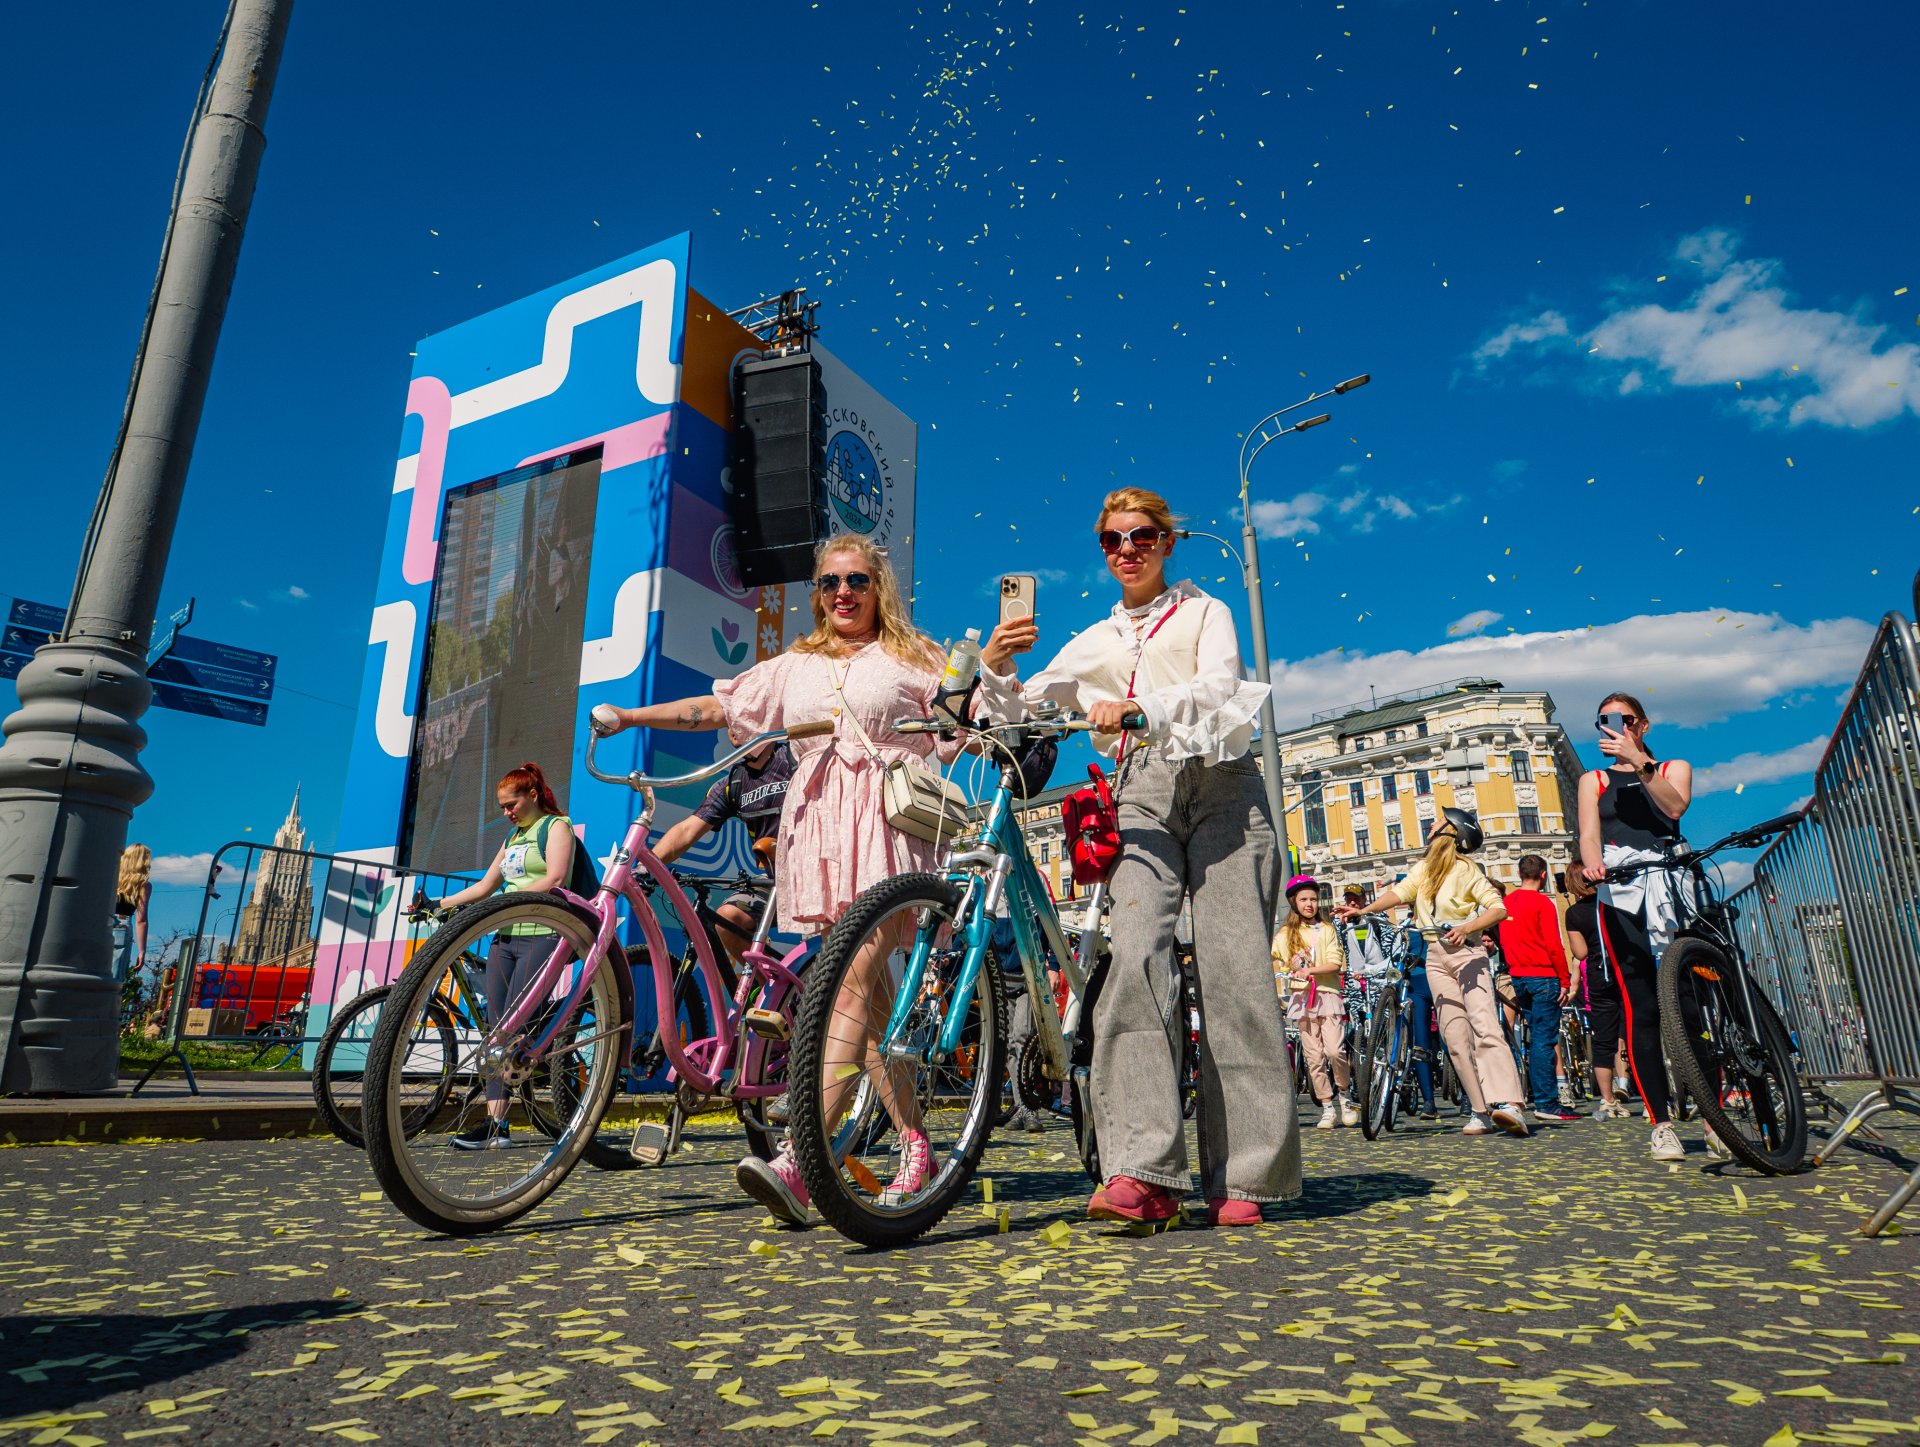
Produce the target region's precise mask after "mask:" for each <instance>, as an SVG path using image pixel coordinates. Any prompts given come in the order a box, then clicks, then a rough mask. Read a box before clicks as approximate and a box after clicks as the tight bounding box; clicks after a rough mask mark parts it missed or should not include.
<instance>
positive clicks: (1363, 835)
mask: <svg viewBox="0 0 1920 1447" xmlns="http://www.w3.org/2000/svg"><path fill="white" fill-rule="evenodd" d="M1353 852H1354V853H1355V854H1371V853H1373V839H1372V837H1371V836H1370V835H1369V834H1368V833H1367V831H1366V830H1364V829H1356V830H1354V831H1353Z"/></svg>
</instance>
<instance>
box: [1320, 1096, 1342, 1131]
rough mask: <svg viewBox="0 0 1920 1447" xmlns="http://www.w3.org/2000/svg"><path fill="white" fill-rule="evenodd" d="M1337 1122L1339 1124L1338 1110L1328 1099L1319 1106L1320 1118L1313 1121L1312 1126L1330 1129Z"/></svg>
mask: <svg viewBox="0 0 1920 1447" xmlns="http://www.w3.org/2000/svg"><path fill="white" fill-rule="evenodd" d="M1338 1124H1340V1112H1339V1110H1338V1108H1337V1107H1336V1106H1335V1105H1334V1103H1333V1102H1332V1101H1328V1102H1327V1103H1326V1104H1325V1105H1324V1106H1322V1107H1321V1109H1320V1119H1319V1120H1318V1121H1316V1122H1315V1123H1314V1127H1313V1128H1314V1129H1315V1130H1332V1129H1333V1128H1334V1127H1335V1126H1336V1125H1338Z"/></svg>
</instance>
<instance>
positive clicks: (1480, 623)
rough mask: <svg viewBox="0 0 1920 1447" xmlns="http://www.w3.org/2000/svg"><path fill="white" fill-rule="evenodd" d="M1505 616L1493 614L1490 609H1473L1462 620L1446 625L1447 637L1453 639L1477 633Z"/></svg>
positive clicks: (1457, 619)
mask: <svg viewBox="0 0 1920 1447" xmlns="http://www.w3.org/2000/svg"><path fill="white" fill-rule="evenodd" d="M1506 616H1507V615H1506V614H1504V613H1496V612H1494V611H1493V609H1491V608H1475V609H1474V610H1473V611H1472V612H1471V613H1469V614H1467V615H1466V616H1465V617H1464V618H1456V619H1454V620H1453V622H1451V623H1449V624H1448V625H1447V637H1449V638H1454V637H1457V636H1459V635H1461V634H1466V633H1478V632H1479V631H1480V630H1481V629H1483V628H1487V627H1490V626H1491V625H1493V624H1495V623H1498V622H1499V621H1500V620H1501V619H1502V618H1504V617H1506Z"/></svg>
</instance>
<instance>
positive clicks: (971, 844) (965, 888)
mask: <svg viewBox="0 0 1920 1447" xmlns="http://www.w3.org/2000/svg"><path fill="white" fill-rule="evenodd" d="M1143 724H1144V719H1141V718H1139V717H1138V716H1135V717H1134V718H1132V719H1130V720H1129V721H1128V727H1130V728H1138V727H1141V726H1142V725H1143ZM894 727H895V728H896V729H897V730H898V731H899V732H901V733H934V732H941V731H944V730H949V729H953V728H954V727H955V725H954V723H953V721H952V720H950V719H949V720H938V719H901V720H899V721H898V722H896V723H895V725H894ZM1087 728H1088V725H1087V723H1086V721H1085V720H1084V719H1080V718H1077V717H1074V716H1072V715H1068V714H1063V713H1059V712H1038V713H1037V714H1036V716H1035V717H1034V718H1031V719H1028V720H1025V721H1024V722H1021V723H1018V724H1003V725H997V726H993V727H981V726H967V728H966V732H968V733H970V734H971V735H972V736H973V738H974V740H975V742H976V747H977V748H979V749H980V750H982V751H984V752H986V753H987V755H988V757H989V758H991V759H993V760H995V761H996V762H997V763H998V764H999V768H1000V780H999V784H998V787H997V788H996V789H995V790H994V793H993V797H992V800H991V801H990V802H989V803H988V804H987V806H986V808H985V810H984V812H983V817H982V819H981V822H980V823H979V825H978V826H977V827H976V828H974V829H972V830H971V831H970V832H969V833H968V834H966V835H963V836H962V837H960V838H959V839H958V840H956V842H955V845H954V847H953V849H952V850H951V852H950V853H949V854H948V855H947V857H946V859H945V860H944V861H943V864H942V870H941V872H940V873H923V874H901V875H895V876H894V877H892V878H890V879H885V880H882V881H881V882H880V883H878V884H876V885H874V886H873V887H872V888H870V889H868V890H866V891H865V892H864V893H863V894H861V895H860V897H859V898H858V899H856V900H855V901H854V902H853V904H852V905H851V906H850V907H849V908H848V910H847V912H846V914H845V915H843V916H842V917H841V919H840V921H839V923H837V924H836V925H834V927H833V929H832V930H831V931H830V932H829V933H828V935H827V938H826V942H825V943H824V944H823V945H822V947H821V950H820V957H819V959H817V960H816V961H815V962H814V964H813V965H812V967H811V970H810V972H809V981H808V985H807V990H806V993H805V995H804V997H803V998H802V1000H801V1005H800V1013H799V1016H798V1018H797V1020H796V1021H795V1025H794V1035H793V1043H792V1053H791V1055H790V1057H789V1076H788V1078H789V1080H790V1082H791V1085H792V1097H791V1104H790V1107H789V1118H790V1120H791V1121H792V1134H793V1147H794V1155H795V1158H796V1159H797V1161H798V1162H799V1166H800V1172H801V1176H802V1178H803V1179H804V1180H805V1181H806V1184H807V1190H808V1193H809V1194H810V1195H811V1196H812V1198H813V1204H814V1206H815V1208H816V1209H817V1210H818V1211H819V1212H820V1214H821V1216H822V1217H823V1218H825V1220H826V1221H827V1222H828V1223H829V1224H830V1225H832V1226H834V1227H835V1228H837V1229H838V1230H839V1231H840V1232H841V1234H842V1235H845V1236H847V1237H849V1238H851V1239H852V1240H855V1241H858V1242H860V1243H862V1244H863V1245H867V1246H899V1245H902V1244H904V1243H905V1242H908V1241H911V1240H913V1239H914V1238H915V1237H917V1236H920V1235H922V1234H923V1233H925V1232H926V1231H929V1230H931V1229H932V1228H933V1227H934V1226H935V1225H937V1224H938V1223H939V1222H940V1220H941V1219H942V1218H943V1217H944V1216H945V1215H946V1214H947V1212H949V1211H950V1210H952V1209H953V1207H954V1206H955V1205H956V1204H958V1203H959V1201H960V1198H961V1197H962V1195H963V1194H964V1193H965V1191H966V1188H967V1184H968V1182H969V1181H971V1180H972V1178H973V1173H974V1171H975V1169H976V1168H977V1167H978V1166H979V1164H980V1157H981V1154H982V1153H983V1152H984V1151H985V1150H986V1146H987V1141H988V1139H989V1138H990V1137H991V1135H992V1133H993V1127H994V1124H995V1121H996V1117H997V1115H998V1111H999V1105H1000V1090H1001V1080H1002V1079H1003V1077H1004V1076H1005V1074H1006V1073H1007V1072H1008V1070H1009V1062H1008V1060H1007V1003H1006V988H1005V985H1004V983H1003V980H1002V976H1001V972H1000V969H999V966H998V961H996V960H994V959H993V958H992V954H991V949H990V944H989V941H990V936H991V934H992V927H993V921H994V917H995V915H996V914H997V913H998V912H999V910H1000V908H1001V906H1002V905H1003V904H1004V906H1005V907H1006V909H1007V912H1008V914H1009V916H1010V917H1011V920H1012V923H1013V934H1014V940H1015V947H1016V949H1017V950H1018V952H1019V956H1020V969H1021V973H1022V974H1023V975H1024V976H1025V979H1026V986H1027V990H1028V992H1029V998H1030V999H1033V1000H1035V1001H1048V1000H1051V999H1052V991H1051V989H1050V988H1049V986H1048V984H1047V961H1048V958H1049V956H1050V957H1051V958H1052V959H1053V960H1054V961H1056V962H1057V963H1058V966H1059V968H1060V970H1061V972H1062V973H1063V974H1064V975H1065V976H1066V981H1067V1000H1066V1006H1065V1008H1064V1010H1063V1011H1062V1012H1061V1013H1059V1014H1055V1012H1054V1011H1053V1010H1051V1009H1046V1008H1038V1009H1036V1010H1035V1011H1034V1032H1033V1035H1032V1037H1031V1038H1030V1039H1029V1040H1028V1042H1027V1045H1026V1047H1025V1049H1024V1051H1023V1052H1022V1056H1021V1058H1020V1059H1019V1060H1017V1061H1013V1062H1011V1073H1012V1076H1013V1080H1014V1085H1015V1092H1016V1094H1017V1095H1018V1097H1019V1098H1020V1100H1021V1102H1022V1103H1023V1104H1025V1105H1027V1106H1028V1107H1029V1108H1032V1109H1043V1108H1045V1107H1046V1105H1047V1104H1048V1103H1049V1101H1050V1100H1051V1099H1052V1098H1053V1097H1054V1096H1055V1095H1056V1094H1057V1093H1058V1090H1059V1086H1060V1085H1061V1084H1062V1083H1064V1082H1067V1081H1069V1080H1071V1081H1072V1083H1073V1086H1074V1089H1073V1098H1074V1101H1075V1102H1076V1105H1077V1104H1078V1102H1079V1101H1081V1100H1082V1099H1083V1098H1084V1096H1085V1093H1086V1085H1087V1068H1086V1063H1085V1059H1086V1052H1085V1050H1084V1049H1083V1048H1082V1046H1083V1043H1084V1042H1083V1040H1082V1035H1083V1031H1082V1028H1081V1027H1082V1021H1083V1019H1084V1018H1086V1016H1087V1010H1088V1008H1089V1006H1088V997H1089V984H1090V982H1091V981H1092V980H1093V979H1094V978H1095V977H1096V976H1097V973H1098V971H1097V965H1098V962H1099V960H1100V958H1101V956H1102V955H1103V954H1104V952H1105V935H1104V933H1103V931H1102V929H1101V927H1100V921H1101V918H1102V915H1103V911H1104V907H1105V904H1106V890H1107V886H1106V885H1105V884H1104V883H1102V884H1096V885H1095V886H1093V889H1092V892H1091V894H1090V896H1089V898H1088V901H1087V911H1086V921H1087V923H1086V925H1085V927H1083V928H1082V929H1081V930H1080V931H1079V934H1078V940H1077V943H1076V944H1074V945H1069V943H1068V932H1067V930H1066V929H1065V928H1064V927H1063V926H1062V924H1061V921H1060V916H1059V913H1058V911H1057V910H1056V909H1055V907H1054V902H1053V898H1052V896H1051V894H1050V893H1049V891H1048V889H1047V885H1046V881H1045V880H1043V879H1042V878H1041V876H1040V872H1039V870H1038V869H1037V868H1035V866H1034V863H1033V861H1032V859H1031V858H1030V857H1029V855H1028V853H1027V846H1026V841H1025V839H1024V837H1023V835H1022V833H1021V829H1020V821H1019V817H1018V813H1017V810H1018V807H1019V804H1018V800H1017V799H1016V797H1015V794H1016V785H1017V784H1019V783H1020V781H1021V774H1020V770H1019V767H1018V755H1019V753H1020V751H1021V750H1022V749H1023V748H1024V747H1025V746H1026V744H1027V743H1028V742H1029V741H1036V740H1041V739H1060V738H1064V737H1065V736H1066V735H1068V734H1071V733H1078V732H1085V731H1086V730H1087ZM1085 1114H1086V1113H1085V1112H1084V1111H1076V1124H1079V1123H1080V1119H1081V1118H1082V1117H1084V1116H1085ZM920 1131H924V1132H925V1134H926V1137H927V1144H928V1147H929V1149H928V1154H927V1158H926V1159H925V1161H924V1162H916V1161H912V1160H910V1159H909V1158H908V1151H907V1149H906V1148H905V1147H906V1142H905V1141H903V1139H902V1138H903V1137H904V1136H906V1135H907V1134H908V1133H910V1132H920ZM1084 1138H1085V1133H1084V1132H1083V1139H1084ZM888 1177H891V1180H890V1181H889V1182H888V1184H885V1185H883V1184H882V1181H883V1179H886V1178H888Z"/></svg>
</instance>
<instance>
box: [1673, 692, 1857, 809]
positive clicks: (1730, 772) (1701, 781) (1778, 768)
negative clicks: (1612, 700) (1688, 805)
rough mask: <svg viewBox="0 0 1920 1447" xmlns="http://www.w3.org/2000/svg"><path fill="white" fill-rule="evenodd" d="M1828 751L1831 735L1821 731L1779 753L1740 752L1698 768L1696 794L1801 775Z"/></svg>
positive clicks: (1695, 773)
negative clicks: (1720, 762) (1717, 762)
mask: <svg viewBox="0 0 1920 1447" xmlns="http://www.w3.org/2000/svg"><path fill="white" fill-rule="evenodd" d="M1648 707H1649V708H1651V707H1652V705H1651V704H1649V705H1648ZM1826 752H1827V736H1826V735H1825V734H1821V735H1820V736H1819V737H1818V738H1812V739H1808V740H1807V741H1806V742H1805V743H1804V744H1795V745H1794V746H1793V747H1792V748H1790V749H1783V750H1782V751H1781V752H1779V753H1777V754H1766V753H1751V754H1736V755H1735V756H1734V757H1733V758H1731V759H1728V760H1727V761H1726V762H1725V763H1724V764H1715V765H1713V766H1712V767H1711V768H1705V769H1695V770H1694V773H1693V790H1694V792H1695V793H1696V794H1724V793H1728V792H1730V791H1731V790H1734V789H1741V788H1745V787H1746V786H1747V785H1749V784H1772V783H1777V782H1778V781H1779V780H1781V779H1793V778H1798V777H1799V776H1801V775H1803V774H1811V773H1812V772H1813V771H1814V770H1815V769H1816V768H1818V767H1819V764H1820V760H1821V758H1822V756H1824V755H1825V753H1826Z"/></svg>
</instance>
